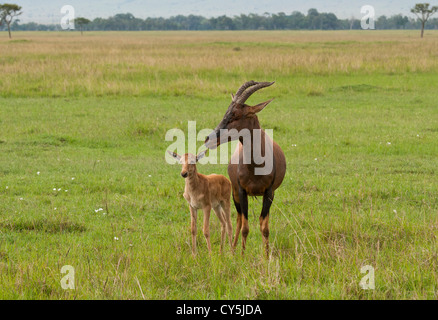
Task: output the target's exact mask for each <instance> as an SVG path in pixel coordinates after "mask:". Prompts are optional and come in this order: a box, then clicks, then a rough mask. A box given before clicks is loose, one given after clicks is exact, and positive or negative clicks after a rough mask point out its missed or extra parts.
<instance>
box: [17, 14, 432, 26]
mask: <svg viewBox="0 0 438 320" xmlns="http://www.w3.org/2000/svg"><path fill="white" fill-rule="evenodd" d="M421 24H422V23H421V21H420V20H419V19H414V18H410V17H407V16H403V15H401V14H398V15H393V16H391V17H386V16H384V15H383V16H380V17H378V18H377V19H376V20H375V27H376V29H421V27H422V25H421ZM12 27H13V29H14V30H17V31H18V30H21V31H55V30H61V27H60V25H54V24H50V25H46V24H38V23H34V22H29V23H23V24H22V23H20V22H19V21H17V20H16V21H15V22H14V23H13V25H12ZM360 28H361V26H360V19H358V18H353V17H352V18H350V19H338V18H337V17H336V15H334V14H333V13H320V12H318V10H316V9H309V10H308V12H307V15H305V14H303V13H301V12H298V11H294V12H292V13H291V14H286V13H284V12H280V13H276V14H270V13H265V14H262V15H259V14H253V13H251V14H248V15H246V14H241V15H239V16H234V17H228V16H225V15H223V16H220V17H213V18H206V17H203V16H197V15H188V16H183V15H177V16H174V17H170V18H146V19H140V18H136V17H134V15H133V14H131V13H121V14H116V15H115V16H112V17H109V18H106V19H105V18H95V19H94V20H92V21H90V22H89V23H88V24H87V25H86V26H84V30H96V31H106V30H108V31H110V30H111V31H137V30H348V29H360ZM425 28H426V29H438V18H434V19H430V20H429V22H428V24H427V25H426V26H425Z"/></svg>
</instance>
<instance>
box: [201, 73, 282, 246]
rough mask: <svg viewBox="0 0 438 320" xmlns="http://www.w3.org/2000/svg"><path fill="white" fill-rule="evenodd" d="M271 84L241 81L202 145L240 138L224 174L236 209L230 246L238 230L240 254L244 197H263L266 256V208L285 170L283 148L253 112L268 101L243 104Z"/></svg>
mask: <svg viewBox="0 0 438 320" xmlns="http://www.w3.org/2000/svg"><path fill="white" fill-rule="evenodd" d="M273 83H274V82H255V81H249V82H246V83H245V84H243V85H242V86H241V87H240V88H239V90H238V91H237V93H236V95H234V96H233V95H232V101H231V104H230V105H229V107H228V110H227V112H226V113H225V116H224V118H223V119H222V121H221V122H220V123H219V125H218V126H217V127H216V129H215V130H214V131H213V132H212V133H211V134H210V135H209V136H208V137H207V138H206V140H205V146H206V147H207V148H209V149H214V148H217V147H218V146H219V145H220V144H222V143H226V142H229V141H232V140H239V141H240V143H239V144H238V145H237V147H236V150H235V151H234V153H233V155H232V157H231V161H230V163H229V164H228V175H229V177H230V180H231V184H232V192H233V200H234V205H235V206H236V210H237V226H236V233H235V236H234V242H233V248H235V247H236V245H237V241H238V238H239V234H240V232H241V233H242V253H243V252H244V251H245V246H246V238H247V236H248V233H249V225H248V196H263V207H262V212H261V215H260V219H259V220H260V231H261V233H262V237H263V243H264V247H265V251H266V255H269V209H270V207H271V204H272V201H273V200H274V191H275V190H276V189H277V188H278V187H279V186H280V184H281V183H282V181H283V178H284V175H285V173H286V159H285V157H284V153H283V151H282V150H281V148H280V147H279V145H278V144H277V143H276V142H274V141H273V140H272V139H271V138H270V137H269V136H268V135H267V134H265V131H264V130H262V129H261V127H260V123H259V120H258V118H257V113H258V112H260V111H262V110H263V109H264V108H265V107H266V106H267V105H268V104H269V103H270V102H271V101H272V100H268V101H266V102H262V103H260V104H258V105H256V106H249V105H246V104H245V102H246V100H248V98H249V97H250V96H251V95H252V94H253V93H254V92H256V91H257V90H260V89H262V88H265V87H269V86H271V85H272V84H273ZM263 169H264V170H263Z"/></svg>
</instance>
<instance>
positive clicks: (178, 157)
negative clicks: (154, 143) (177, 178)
mask: <svg viewBox="0 0 438 320" xmlns="http://www.w3.org/2000/svg"><path fill="white" fill-rule="evenodd" d="M167 152H168V153H169V154H170V155H171V156H172V157H174V158H175V159H176V160H178V161H179V160H181V156H180V155H179V154H177V153H175V152H170V151H169V150H167Z"/></svg>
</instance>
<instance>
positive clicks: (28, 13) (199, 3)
mask: <svg viewBox="0 0 438 320" xmlns="http://www.w3.org/2000/svg"><path fill="white" fill-rule="evenodd" d="M416 1H417V0H398V1H396V0H386V1H385V0H382V1H376V0H372V1H370V0H337V1H336V0H325V1H324V0H306V1H297V0H258V1H255V0H253V1H248V0H219V1H218V0H186V1H177V0H160V1H156V0H155V1H151V0H94V1H91V0H16V1H14V0H10V2H11V3H16V4H18V5H20V6H21V7H22V8H23V9H22V11H23V14H22V15H21V16H20V17H19V19H20V21H21V22H22V23H26V22H31V21H32V22H37V23H43V24H57V23H60V22H61V19H62V17H63V16H64V15H65V14H62V13H61V8H62V7H63V6H64V5H71V6H73V8H74V10H75V15H76V16H77V17H78V16H81V17H86V18H88V19H90V20H93V19H94V18H97V17H101V18H108V17H110V16H113V15H115V14H117V13H128V12H129V13H132V14H133V15H134V16H135V17H137V18H142V19H144V18H147V17H165V18H167V17H170V16H175V15H178V14H182V15H189V14H195V15H202V16H205V17H217V16H220V15H227V16H230V17H232V16H235V15H240V14H242V13H243V14H249V13H257V14H263V13H265V12H269V13H278V12H285V13H287V14H290V13H291V12H293V11H300V12H302V13H307V10H309V9H310V8H316V9H317V10H318V11H319V12H332V13H334V14H335V15H336V16H337V17H338V18H340V19H345V18H351V17H352V16H354V17H355V18H358V19H360V18H361V17H363V16H364V15H365V14H364V13H363V14H362V13H361V12H360V9H361V7H362V6H364V5H371V6H373V7H374V9H375V16H376V17H379V16H381V15H386V16H391V15H394V14H399V13H401V14H403V15H407V16H408V17H415V16H414V15H413V14H412V13H410V8H412V7H413V6H414V5H415V3H416ZM432 5H434V4H433V3H432Z"/></svg>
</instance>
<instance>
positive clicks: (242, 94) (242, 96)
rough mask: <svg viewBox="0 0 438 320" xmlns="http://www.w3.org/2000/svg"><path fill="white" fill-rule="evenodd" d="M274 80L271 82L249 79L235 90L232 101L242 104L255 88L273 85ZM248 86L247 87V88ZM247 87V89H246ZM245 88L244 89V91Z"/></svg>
mask: <svg viewBox="0 0 438 320" xmlns="http://www.w3.org/2000/svg"><path fill="white" fill-rule="evenodd" d="M274 83H275V81H273V82H255V81H249V82H247V83H245V84H244V85H243V86H241V87H240V89H239V91H237V93H236V95H235V97H234V100H233V102H235V103H238V104H244V103H245V101H246V100H248V98H249V97H250V96H251V95H252V94H253V93H254V92H256V91H257V90H260V89H262V88H266V87H269V86H271V85H273V84H274ZM248 88H249V89H248ZM247 89H248V90H247ZM245 90H246V91H245Z"/></svg>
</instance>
